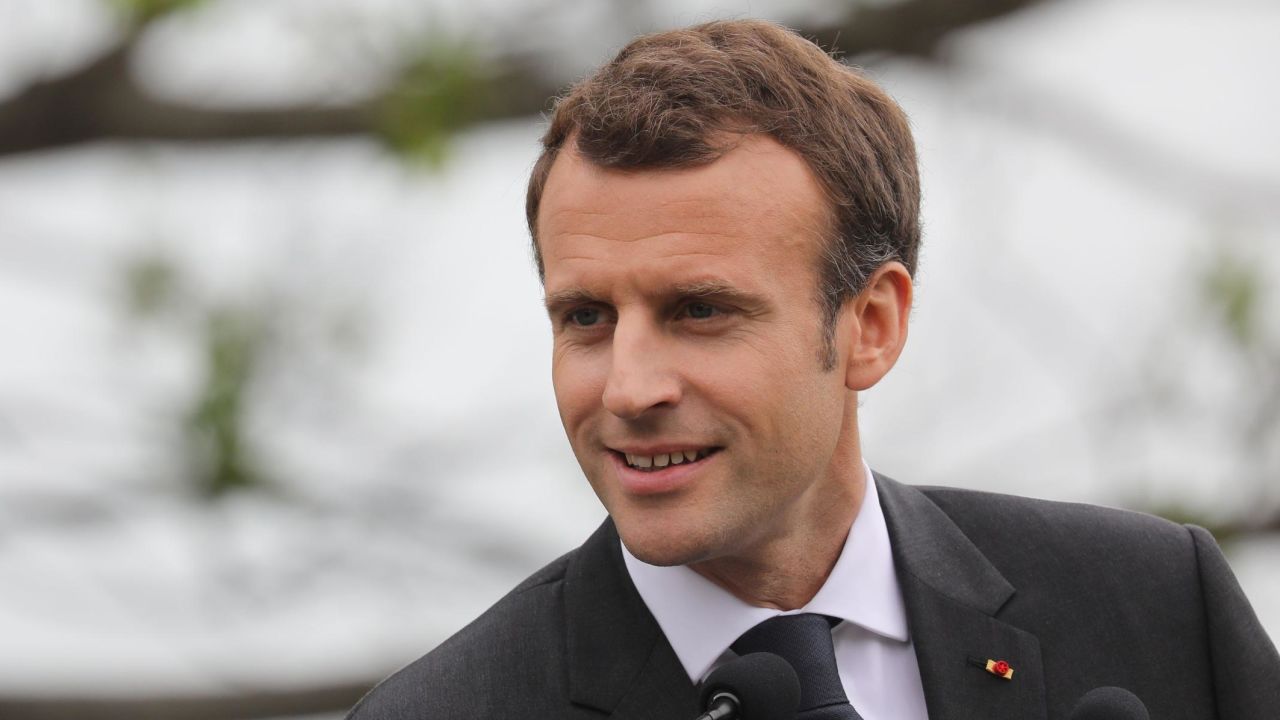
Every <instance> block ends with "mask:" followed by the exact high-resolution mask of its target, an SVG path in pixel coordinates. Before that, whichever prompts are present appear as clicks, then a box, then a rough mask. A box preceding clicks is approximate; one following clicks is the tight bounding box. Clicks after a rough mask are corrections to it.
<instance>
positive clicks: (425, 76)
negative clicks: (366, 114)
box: [378, 38, 489, 166]
mask: <svg viewBox="0 0 1280 720" xmlns="http://www.w3.org/2000/svg"><path fill="white" fill-rule="evenodd" d="M488 88H489V83H488V81H487V80H486V73H485V68H484V63H483V62H482V61H481V60H480V59H479V58H478V57H477V55H476V53H475V52H474V51H473V49H472V48H471V46H470V45H468V44H467V43H465V42H459V41H457V40H447V39H444V38H437V39H435V40H432V41H429V42H428V43H427V44H426V47H425V49H424V50H423V52H422V53H421V54H419V55H418V57H417V58H416V59H415V60H414V61H412V62H411V63H410V64H409V65H408V66H406V68H405V70H404V72H403V73H402V74H401V76H400V79H399V81H398V82H397V84H396V86H395V87H394V88H393V89H392V90H391V92H389V93H388V94H387V96H386V97H385V98H384V100H383V102H382V106H381V108H380V112H379V117H378V133H379V135H380V136H381V137H382V139H383V141H384V142H386V143H387V144H388V145H389V146H390V147H391V148H392V149H394V150H395V151H396V152H399V153H402V154H404V155H408V156H410V157H413V158H416V159H420V160H423V161H425V162H427V163H429V164H431V165H435V166H439V165H440V164H441V163H443V162H444V160H445V157H446V154H447V150H448V145H449V141H450V140H451V139H452V137H453V136H454V135H455V134H456V133H457V132H458V131H460V130H462V129H463V128H465V127H467V126H468V125H469V124H471V123H472V122H474V121H475V120H476V119H477V118H478V117H479V116H480V114H481V111H482V110H483V107H484V105H485V102H486V94H487V91H488Z"/></svg>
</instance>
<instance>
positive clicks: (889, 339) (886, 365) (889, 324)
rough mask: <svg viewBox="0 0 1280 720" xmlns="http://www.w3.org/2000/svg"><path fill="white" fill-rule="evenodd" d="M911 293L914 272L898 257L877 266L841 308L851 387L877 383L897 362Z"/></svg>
mask: <svg viewBox="0 0 1280 720" xmlns="http://www.w3.org/2000/svg"><path fill="white" fill-rule="evenodd" d="M911 293H912V289H911V274H910V273H908V272H907V268H906V267H904V266H903V264H902V263H900V262H897V261H896V260H895V261H893V262H889V263H885V264H884V265H883V266H881V267H880V269H878V270H876V271H875V273H873V274H872V275H871V279H870V280H868V281H867V286H866V287H865V288H863V290H862V292H860V293H858V296H857V297H855V298H854V299H853V300H851V301H849V303H848V304H846V306H845V308H844V309H843V310H841V314H842V315H846V317H845V318H843V320H844V322H841V323H840V326H841V327H840V331H841V332H842V333H843V336H844V338H845V341H846V342H847V343H848V345H847V346H846V347H847V348H848V354H847V355H846V356H845V358H846V359H845V376H844V384H845V386H846V387H848V388H849V389H850V390H855V391H856V390H866V389H867V388H869V387H871V386H872V385H875V384H876V383H878V382H880V379H881V378H883V377H884V376H885V375H886V374H887V373H888V372H889V369H890V368H892V367H893V366H894V363H896V362H898V356H899V355H901V354H902V348H903V346H904V345H906V344H907V318H908V316H909V315H910V314H911Z"/></svg>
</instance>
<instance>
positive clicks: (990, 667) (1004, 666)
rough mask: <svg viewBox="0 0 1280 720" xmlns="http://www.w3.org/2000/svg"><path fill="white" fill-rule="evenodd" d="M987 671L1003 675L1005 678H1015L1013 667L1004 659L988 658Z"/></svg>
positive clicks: (999, 675)
mask: <svg viewBox="0 0 1280 720" xmlns="http://www.w3.org/2000/svg"><path fill="white" fill-rule="evenodd" d="M987 672H989V673H991V674H992V675H996V676H998V677H1002V678H1004V679H1005V680H1012V679H1013V667H1012V666H1011V665H1009V663H1007V662H1005V661H1004V660H988V661H987Z"/></svg>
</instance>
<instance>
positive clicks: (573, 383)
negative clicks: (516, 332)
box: [551, 348, 605, 440]
mask: <svg viewBox="0 0 1280 720" xmlns="http://www.w3.org/2000/svg"><path fill="white" fill-rule="evenodd" d="M598 365H599V363H598V362H595V361H593V355H592V354H591V353H585V352H580V351H576V350H571V349H570V350H562V349H560V348H557V349H556V350H555V352H554V353H553V354H552V357H551V386H552V389H553V390H554V391H555V396H556V406H557V407H558V408H559V410H560V420H561V421H562V422H563V423H564V426H565V430H567V431H569V436H570V440H572V439H574V438H573V431H574V429H575V428H576V427H577V426H579V425H580V424H581V423H582V422H583V421H585V420H586V419H587V418H588V417H590V416H591V414H592V413H593V412H594V411H595V409H596V408H598V407H599V406H600V402H601V398H602V397H603V394H604V378H605V375H604V374H603V373H602V372H601V370H600V368H599V367H598Z"/></svg>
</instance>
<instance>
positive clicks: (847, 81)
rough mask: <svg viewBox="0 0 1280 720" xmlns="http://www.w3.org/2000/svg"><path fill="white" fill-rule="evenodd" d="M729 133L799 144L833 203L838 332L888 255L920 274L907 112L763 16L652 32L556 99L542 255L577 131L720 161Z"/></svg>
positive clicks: (652, 153) (583, 147)
mask: <svg viewBox="0 0 1280 720" xmlns="http://www.w3.org/2000/svg"><path fill="white" fill-rule="evenodd" d="M725 133H762V134H766V135H769V136H770V137H772V138H773V139H774V140H777V141H778V142H779V143H781V144H782V145H784V146H786V147H788V148H790V149H792V150H793V151H795V152H797V153H798V154H799V155H800V156H801V157H803V158H804V159H805V161H806V162H807V163H808V164H809V167H810V169H811V170H812V171H813V172H814V174H815V175H816V176H817V177H818V179H819V181H820V183H821V185H822V186H823V188H824V190H825V191H826V194H827V196H828V198H829V200H830V202H831V209H832V224H831V233H830V237H829V238H827V240H826V242H825V243H824V247H823V248H822V250H823V252H822V253H821V258H822V259H821V266H820V268H819V288H818V293H819V298H820V306H821V308H822V310H823V315H824V318H823V320H824V323H825V325H826V328H827V330H828V332H827V334H828V342H827V346H828V347H827V348H826V356H827V357H826V360H825V362H826V364H828V365H831V364H833V363H834V361H835V358H834V346H833V345H832V340H833V338H832V337H831V334H832V332H833V331H834V327H835V319H836V315H837V314H838V313H839V311H840V308H841V306H842V305H843V304H844V302H845V301H846V300H848V299H849V298H851V297H853V296H855V295H857V294H858V293H859V292H861V291H862V289H863V287H864V286H865V284H866V282H867V279H868V278H869V277H870V276H871V274H872V273H873V272H875V270H876V269H877V268H879V267H880V266H881V265H883V264H884V263H886V262H888V261H890V260H898V261H900V262H902V264H903V265H905V266H906V268H907V271H908V272H910V273H911V274H913V275H914V274H915V269H916V256H917V254H918V251H919V246H920V222H919V211H920V181H919V176H918V174H917V170H916V154H915V144H914V143H913V141H912V139H911V129H910V127H909V125H908V123H907V118H906V115H905V114H904V113H903V112H902V109H901V108H899V107H898V105H897V103H895V102H894V101H893V100H892V99H891V98H890V97H889V96H888V95H887V94H886V93H885V92H884V91H883V90H882V89H880V87H879V86H877V85H876V84H875V83H873V82H872V81H870V80H868V79H867V78H866V77H864V76H862V75H861V74H860V73H858V72H857V71H856V70H854V69H853V68H851V67H849V66H847V65H844V64H842V63H840V62H838V61H836V60H835V59H833V58H832V57H831V56H830V55H828V54H827V53H826V52H824V51H823V50H822V49H821V48H819V47H818V46H816V45H814V44H813V43H811V42H809V41H808V40H805V39H804V38H802V37H800V36H799V35H796V34H795V33H794V32H792V31H790V30H788V29H786V28H784V27H781V26H779V25H775V24H773V23H770V22H765V21H761V20H732V21H716V22H709V23H705V24H702V25H696V26H694V27H691V28H687V29H684V30H672V31H669V32H661V33H655V34H652V35H645V36H642V37H639V38H636V39H635V40H633V41H632V42H631V43H630V44H628V45H627V46H626V47H625V48H623V49H622V51H621V52H619V53H618V55H617V56H616V57H614V58H613V60H611V61H610V62H609V63H608V64H606V65H605V66H604V67H601V68H600V69H599V70H597V71H596V72H595V73H593V74H592V75H590V76H588V77H587V78H585V79H584V80H582V81H581V82H579V83H577V84H576V85H574V86H573V87H572V88H571V89H570V90H569V92H568V93H567V94H565V95H564V96H563V97H561V98H560V99H559V100H558V101H557V102H556V104H555V109H554V111H553V112H552V115H551V125H550V127H549V128H548V129H547V132H546V134H545V135H543V137H542V155H541V156H540V157H539V158H538V161H537V163H536V164H535V165H534V167H533V173H532V175H531V176H530V178H529V190H528V195H527V197H526V202H525V214H526V216H527V218H528V222H529V232H530V234H531V235H532V236H533V253H534V259H535V262H536V263H537V266H538V275H539V277H544V272H545V269H544V266H543V263H542V255H541V252H540V251H539V249H538V238H537V221H538V206H539V204H540V202H541V200H542V191H543V188H544V186H545V185H546V182H547V176H548V175H549V174H550V172H551V166H552V164H553V163H554V162H555V159H556V156H557V154H558V153H559V151H560V149H561V147H562V146H563V145H564V143H565V142H566V141H567V140H568V139H569V138H571V137H572V138H573V139H574V143H575V149H576V150H577V151H578V153H579V154H581V155H582V156H583V157H584V158H586V159H587V160H589V161H591V162H593V163H595V164H597V165H600V166H602V167H607V168H615V169H623V170H643V169H658V168H677V167H691V166H696V165H703V164H707V163H710V162H713V161H714V160H716V159H717V158H718V157H720V156H721V155H722V154H723V153H724V152H726V151H727V150H729V147H728V146H727V145H726V143H724V142H723V141H722V140H720V139H719V138H723V136H724V135H725Z"/></svg>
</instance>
